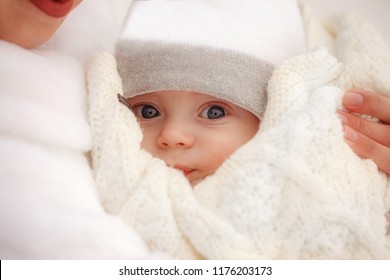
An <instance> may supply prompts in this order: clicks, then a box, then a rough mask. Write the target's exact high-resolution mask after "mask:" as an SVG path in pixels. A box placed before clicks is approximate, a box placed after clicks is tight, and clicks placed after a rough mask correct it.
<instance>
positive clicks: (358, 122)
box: [337, 111, 390, 147]
mask: <svg viewBox="0 0 390 280" xmlns="http://www.w3.org/2000/svg"><path fill="white" fill-rule="evenodd" d="M337 114H338V116H339V118H340V120H341V122H342V124H343V125H347V126H349V127H352V128H353V129H355V130H357V131H358V132H360V133H362V134H364V135H365V136H367V137H368V138H371V139H372V140H374V141H375V142H378V143H380V144H382V145H384V146H387V147H390V125H387V124H380V123H377V122H372V121H368V120H365V119H362V118H360V117H358V116H355V115H353V114H350V113H347V112H343V111H338V112H337Z"/></svg>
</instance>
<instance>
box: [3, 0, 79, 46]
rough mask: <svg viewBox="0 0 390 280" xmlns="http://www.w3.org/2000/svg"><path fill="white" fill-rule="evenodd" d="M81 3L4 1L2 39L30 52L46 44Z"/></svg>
mask: <svg viewBox="0 0 390 280" xmlns="http://www.w3.org/2000/svg"><path fill="white" fill-rule="evenodd" d="M80 2H81V0H62V1H59V0H0V39H2V40H5V41H9V42H12V43H15V44H18V45H19V46H22V47H24V48H27V49H31V48H36V47H38V46H40V45H42V44H43V43H45V42H46V41H47V40H49V38H50V37H51V36H52V35H53V34H54V32H55V31H56V30H57V29H58V27H60V25H61V24H62V22H63V21H64V19H65V17H66V16H67V15H68V14H69V13H70V12H71V10H72V9H73V8H75V7H76V6H77V5H78V4H80Z"/></svg>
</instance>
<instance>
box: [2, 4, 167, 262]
mask: <svg viewBox="0 0 390 280" xmlns="http://www.w3.org/2000/svg"><path fill="white" fill-rule="evenodd" d="M120 2H122V6H120ZM124 2H127V3H126V5H127V7H128V5H129V4H130V2H131V1H128V0H124V1H109V0H84V1H83V2H82V3H81V4H80V6H79V7H78V8H77V9H76V10H75V11H74V13H77V15H73V14H71V15H70V16H69V18H68V19H67V21H65V23H64V28H63V29H62V30H60V32H59V34H56V36H55V38H53V39H52V40H51V41H50V42H49V43H48V44H47V45H46V46H45V47H44V48H41V49H40V50H36V51H28V50H24V49H22V48H20V47H18V46H16V45H13V44H9V43H7V42H4V41H1V40H0V61H1V63H0V229H1V230H0V259H109V258H110V259H124V258H126V259H129V258H136V259H144V258H157V257H158V258H166V256H163V255H152V254H150V252H149V250H148V248H147V247H146V245H145V243H144V242H143V241H142V240H141V239H140V237H139V236H138V235H137V234H136V233H135V232H134V231H133V230H132V229H131V228H130V227H128V226H127V225H126V224H125V223H124V222H123V221H121V220H120V219H119V218H117V217H112V216H110V215H108V214H107V213H105V212H104V211H103V209H102V207H101V205H100V203H99V200H98V197H97V194H96V188H95V184H94V182H93V178H92V174H91V169H90V166H89V164H88V162H87V160H86V157H85V153H86V152H87V151H89V150H90V148H91V134H90V128H89V125H88V122H87V104H86V101H87V100H86V96H87V95H86V89H85V75H84V69H83V64H82V60H83V59H84V57H85V56H86V55H88V53H90V52H91V51H92V50H94V48H97V49H101V48H102V46H105V49H108V50H110V49H111V50H112V49H113V47H114V40H113V38H111V37H109V36H106V37H98V36H97V35H98V34H99V32H100V31H101V29H95V28H96V24H94V22H95V23H96V21H99V24H101V25H105V24H106V25H108V26H109V28H110V29H111V30H114V27H115V26H117V30H118V32H119V29H120V26H121V23H120V22H121V19H120V18H115V17H110V16H108V15H109V14H110V12H111V13H112V12H113V11H117V10H118V9H119V7H121V8H123V9H124V10H123V13H124V14H125V13H126V5H124V4H125V3H124ZM114 3H116V4H117V5H118V6H116V5H115V4H114ZM84 5H85V6H84ZM91 5H94V8H93V9H89V10H87V11H85V10H84V7H85V8H87V7H91ZM110 5H111V6H110ZM108 7H110V9H108V10H107V8H108ZM115 7H116V8H118V9H116V8H115ZM78 9H80V11H79V10H78ZM79 12H80V13H79ZM86 13H87V14H86ZM104 15H106V16H104ZM113 15H118V14H117V13H113ZM122 18H123V17H122ZM86 19H88V20H87V21H85V20H86ZM91 20H92V21H91ZM75 27H76V28H75ZM100 34H101V33H100ZM87 37H88V39H86V38H87ZM76 38H79V39H80V40H75V39H76ZM71 45H73V47H72V46H71ZM110 46H111V47H110ZM43 49H44V50H43ZM54 50H55V51H54ZM60 53H68V54H70V55H72V56H73V57H75V58H77V60H76V59H73V58H71V57H70V56H67V55H64V54H60Z"/></svg>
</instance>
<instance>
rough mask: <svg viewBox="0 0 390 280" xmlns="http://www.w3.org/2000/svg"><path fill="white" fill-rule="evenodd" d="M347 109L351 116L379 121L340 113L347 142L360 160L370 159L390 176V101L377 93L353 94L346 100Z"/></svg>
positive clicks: (346, 97) (344, 98) (344, 99)
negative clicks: (369, 117) (374, 118)
mask: <svg viewBox="0 0 390 280" xmlns="http://www.w3.org/2000/svg"><path fill="white" fill-rule="evenodd" d="M343 104H344V106H345V108H347V109H348V110H350V111H351V112H355V113H359V114H365V115H369V116H372V117H376V118H378V119H379V120H381V121H382V123H377V122H373V121H369V120H365V119H362V118H360V117H358V116H355V115H353V114H350V113H347V112H342V111H339V112H338V115H339V118H340V119H341V121H342V123H343V125H344V129H345V133H344V138H345V140H346V142H347V143H348V144H349V146H350V147H351V148H352V150H353V151H354V152H355V153H356V154H357V155H358V156H360V157H361V158H370V159H372V160H374V161H375V163H376V164H377V165H378V167H379V168H380V169H382V170H383V171H384V172H386V173H387V174H389V175H390V98H389V97H385V96H381V95H379V94H376V93H372V92H366V91H360V90H350V91H347V92H346V93H345V94H344V96H343Z"/></svg>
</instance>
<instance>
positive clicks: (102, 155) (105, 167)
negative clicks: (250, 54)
mask: <svg viewBox="0 0 390 280" xmlns="http://www.w3.org/2000/svg"><path fill="white" fill-rule="evenodd" d="M328 28H330V27H328ZM330 31H331V33H329V32H328V31H327V30H325V29H321V28H319V26H318V25H317V23H315V22H308V32H309V37H310V40H311V44H313V42H320V41H321V44H322V42H323V40H322V39H323V38H327V45H328V46H331V48H333V49H334V50H335V55H331V54H330V53H329V51H328V50H327V49H325V48H321V49H317V50H315V51H312V52H310V53H308V54H307V55H302V56H299V57H295V58H293V59H291V60H289V61H287V62H285V63H284V64H283V65H281V66H280V67H279V68H277V69H276V71H275V73H274V75H273V77H272V79H271V81H270V83H269V87H268V92H269V96H268V105H267V110H266V113H265V116H264V119H263V121H262V123H261V128H260V130H259V132H258V133H257V134H256V135H255V137H254V138H253V139H252V140H251V141H250V142H249V143H247V144H246V145H244V146H243V147H242V148H240V149H239V150H237V151H236V152H235V153H234V154H233V155H232V156H231V157H230V158H229V159H227V160H226V161H225V163H224V164H223V165H222V166H221V167H220V168H219V169H218V170H217V171H216V173H215V174H214V175H212V176H209V177H207V178H206V179H205V180H204V181H203V182H201V183H200V184H199V185H197V186H196V187H195V188H191V186H190V185H189V184H188V182H187V181H186V179H185V177H184V176H183V175H182V174H181V173H180V172H178V171H176V170H173V169H170V168H168V167H166V166H165V165H164V163H163V162H162V161H160V160H158V159H156V158H153V157H152V156H151V155H149V154H148V153H147V152H145V151H143V150H141V149H140V141H141V138H142V132H141V130H140V128H139V126H138V124H137V122H136V119H135V117H134V115H133V114H132V112H131V111H130V110H129V109H127V108H126V107H125V106H124V105H122V104H120V103H119V102H118V100H117V93H122V88H121V80H120V78H119V76H118V74H117V71H116V64H115V60H114V58H113V57H112V56H111V55H110V54H108V53H99V54H97V55H96V56H95V57H94V58H93V59H92V60H91V62H90V64H89V69H88V82H89V85H88V86H89V92H90V102H91V103H90V105H91V108H90V122H91V125H92V129H93V134H94V147H93V169H94V175H95V179H96V184H97V186H98V192H99V194H100V198H101V201H102V203H103V205H104V207H105V209H106V210H107V211H108V212H109V213H111V214H114V215H119V216H121V217H123V219H125V220H126V221H127V222H128V223H129V224H131V225H132V226H133V227H134V228H135V229H136V231H137V232H138V233H139V234H140V235H141V236H142V237H143V238H144V240H146V242H147V243H148V244H149V246H150V247H151V248H152V249H158V250H162V251H165V252H168V253H169V254H170V255H172V256H173V257H176V258H184V259H192V258H206V259H383V258H390V246H389V237H387V236H386V234H385V232H386V219H385V212H386V211H387V210H388V205H389V203H388V199H387V200H386V185H387V184H388V178H387V177H386V176H385V175H384V174H383V173H382V172H380V171H379V170H378V168H377V166H376V165H375V164H374V162H373V161H371V160H362V159H360V158H359V157H357V156H356V155H355V154H354V153H353V152H352V150H351V149H350V148H349V147H348V145H347V144H346V143H345V142H344V140H343V132H342V125H341V122H340V120H339V119H338V118H337V116H336V108H337V107H340V106H341V102H340V100H341V96H342V93H343V91H344V90H345V89H348V88H352V87H354V88H359V89H366V90H372V91H375V92H379V93H382V94H387V95H390V50H389V48H388V46H387V45H386V44H385V42H384V41H383V40H382V39H381V38H380V36H379V35H378V34H377V33H376V32H375V30H373V28H372V27H371V26H370V25H368V24H367V23H365V22H364V21H362V20H360V19H358V18H357V17H355V16H348V17H343V18H340V19H339V20H334V22H333V27H332V30H330ZM321 32H322V33H321ZM331 34H334V37H332V35H331ZM319 39H321V40H320V41H319ZM331 48H329V49H331ZM205 156H207V155H205ZM387 197H388V196H387Z"/></svg>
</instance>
